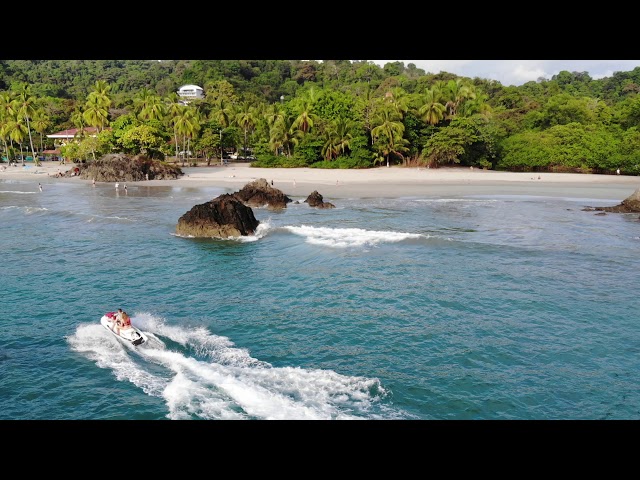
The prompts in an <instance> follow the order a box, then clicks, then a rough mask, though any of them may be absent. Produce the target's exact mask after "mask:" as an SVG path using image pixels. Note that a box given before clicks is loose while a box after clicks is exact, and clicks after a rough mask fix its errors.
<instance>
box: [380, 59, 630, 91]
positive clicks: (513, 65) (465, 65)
mask: <svg viewBox="0 0 640 480" xmlns="http://www.w3.org/2000/svg"><path fill="white" fill-rule="evenodd" d="M372 61H373V62H375V63H376V64H378V65H380V66H384V64H385V63H388V62H398V61H400V62H403V63H404V65H405V66H407V65H409V64H410V63H415V65H416V67H418V68H421V69H423V70H424V71H425V72H426V73H439V72H442V71H444V72H449V73H455V74H456V75H460V76H462V77H469V78H474V77H480V78H485V79H489V80H498V81H499V82H500V83H501V84H502V85H503V86H505V87H506V86H509V85H522V84H523V83H527V82H529V81H532V80H533V81H536V80H538V78H540V77H544V78H546V79H549V80H550V79H551V77H552V76H553V75H556V74H557V73H559V72H561V71H563V70H566V71H568V72H587V73H588V74H589V75H590V76H591V78H593V79H594V80H597V79H600V78H603V77H610V76H611V75H613V74H614V72H628V71H630V70H633V69H634V68H635V67H638V66H640V60H372Z"/></svg>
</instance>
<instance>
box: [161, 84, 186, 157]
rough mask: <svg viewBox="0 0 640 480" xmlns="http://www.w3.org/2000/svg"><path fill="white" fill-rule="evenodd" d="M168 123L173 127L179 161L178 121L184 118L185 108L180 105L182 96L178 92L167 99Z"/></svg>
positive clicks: (172, 93)
mask: <svg viewBox="0 0 640 480" xmlns="http://www.w3.org/2000/svg"><path fill="white" fill-rule="evenodd" d="M165 101H166V102H167V116H166V117H165V118H167V119H168V123H169V124H170V125H171V126H172V127H173V137H174V141H175V146H176V160H177V159H178V128H177V122H178V119H179V118H180V117H181V116H182V112H183V110H184V109H185V106H184V105H183V104H182V103H180V96H179V95H178V94H177V93H176V92H171V93H170V94H169V95H168V96H167V97H166V98H165Z"/></svg>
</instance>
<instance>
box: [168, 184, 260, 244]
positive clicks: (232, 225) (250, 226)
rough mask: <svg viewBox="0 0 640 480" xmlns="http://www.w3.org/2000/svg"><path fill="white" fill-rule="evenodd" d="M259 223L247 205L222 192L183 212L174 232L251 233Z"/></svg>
mask: <svg viewBox="0 0 640 480" xmlns="http://www.w3.org/2000/svg"><path fill="white" fill-rule="evenodd" d="M259 224H260V222H258V220H256V217H255V216H254V215H253V210H251V208H250V207H248V206H246V205H245V204H244V203H243V202H242V201H240V200H238V199H237V198H236V196H235V194H232V193H225V194H223V195H220V196H219V197H216V198H214V199H213V200H211V201H209V202H206V203H203V204H200V205H196V206H194V207H193V208H192V209H191V210H189V211H188V212H187V213H185V214H184V215H182V216H181V217H180V218H179V219H178V225H177V226H176V233H177V234H178V235H182V236H191V237H205V238H214V237H215V238H229V237H239V236H247V235H253V234H254V233H255V231H256V228H258V225H259Z"/></svg>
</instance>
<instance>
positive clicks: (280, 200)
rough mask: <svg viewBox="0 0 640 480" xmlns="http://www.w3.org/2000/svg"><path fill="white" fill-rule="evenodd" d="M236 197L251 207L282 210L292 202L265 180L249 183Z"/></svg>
mask: <svg viewBox="0 0 640 480" xmlns="http://www.w3.org/2000/svg"><path fill="white" fill-rule="evenodd" d="M234 195H235V196H236V197H237V198H238V199H239V200H241V201H242V202H244V203H245V205H248V206H250V207H267V208H271V209H281V208H286V207H287V203H289V202H291V199H290V198H289V197H288V196H286V195H285V194H284V193H283V192H282V190H279V189H277V188H274V187H272V186H271V185H269V182H267V180H266V179H264V178H260V179H258V180H254V181H253V182H250V183H247V184H246V185H245V186H244V187H242V189H241V190H240V191H238V192H236V193H235V194H234Z"/></svg>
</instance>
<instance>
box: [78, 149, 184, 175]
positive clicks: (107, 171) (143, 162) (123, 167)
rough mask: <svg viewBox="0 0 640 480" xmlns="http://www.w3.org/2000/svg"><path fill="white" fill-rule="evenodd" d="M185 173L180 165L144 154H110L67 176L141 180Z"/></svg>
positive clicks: (82, 166) (90, 161) (91, 161)
mask: <svg viewBox="0 0 640 480" xmlns="http://www.w3.org/2000/svg"><path fill="white" fill-rule="evenodd" d="M182 175H184V173H183V171H182V169H180V167H177V166H174V165H169V164H168V163H165V162H162V161H160V160H155V159H151V158H148V157H146V156H144V155H136V156H133V157H131V156H129V155H124V154H119V153H117V154H109V155H105V156H103V157H101V158H98V159H96V160H89V161H87V163H86V164H81V165H78V166H77V167H75V168H72V169H71V170H69V171H67V172H66V174H65V176H79V177H80V178H83V179H85V180H95V181H96V182H139V181H142V180H174V179H176V178H179V177H181V176H182Z"/></svg>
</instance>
